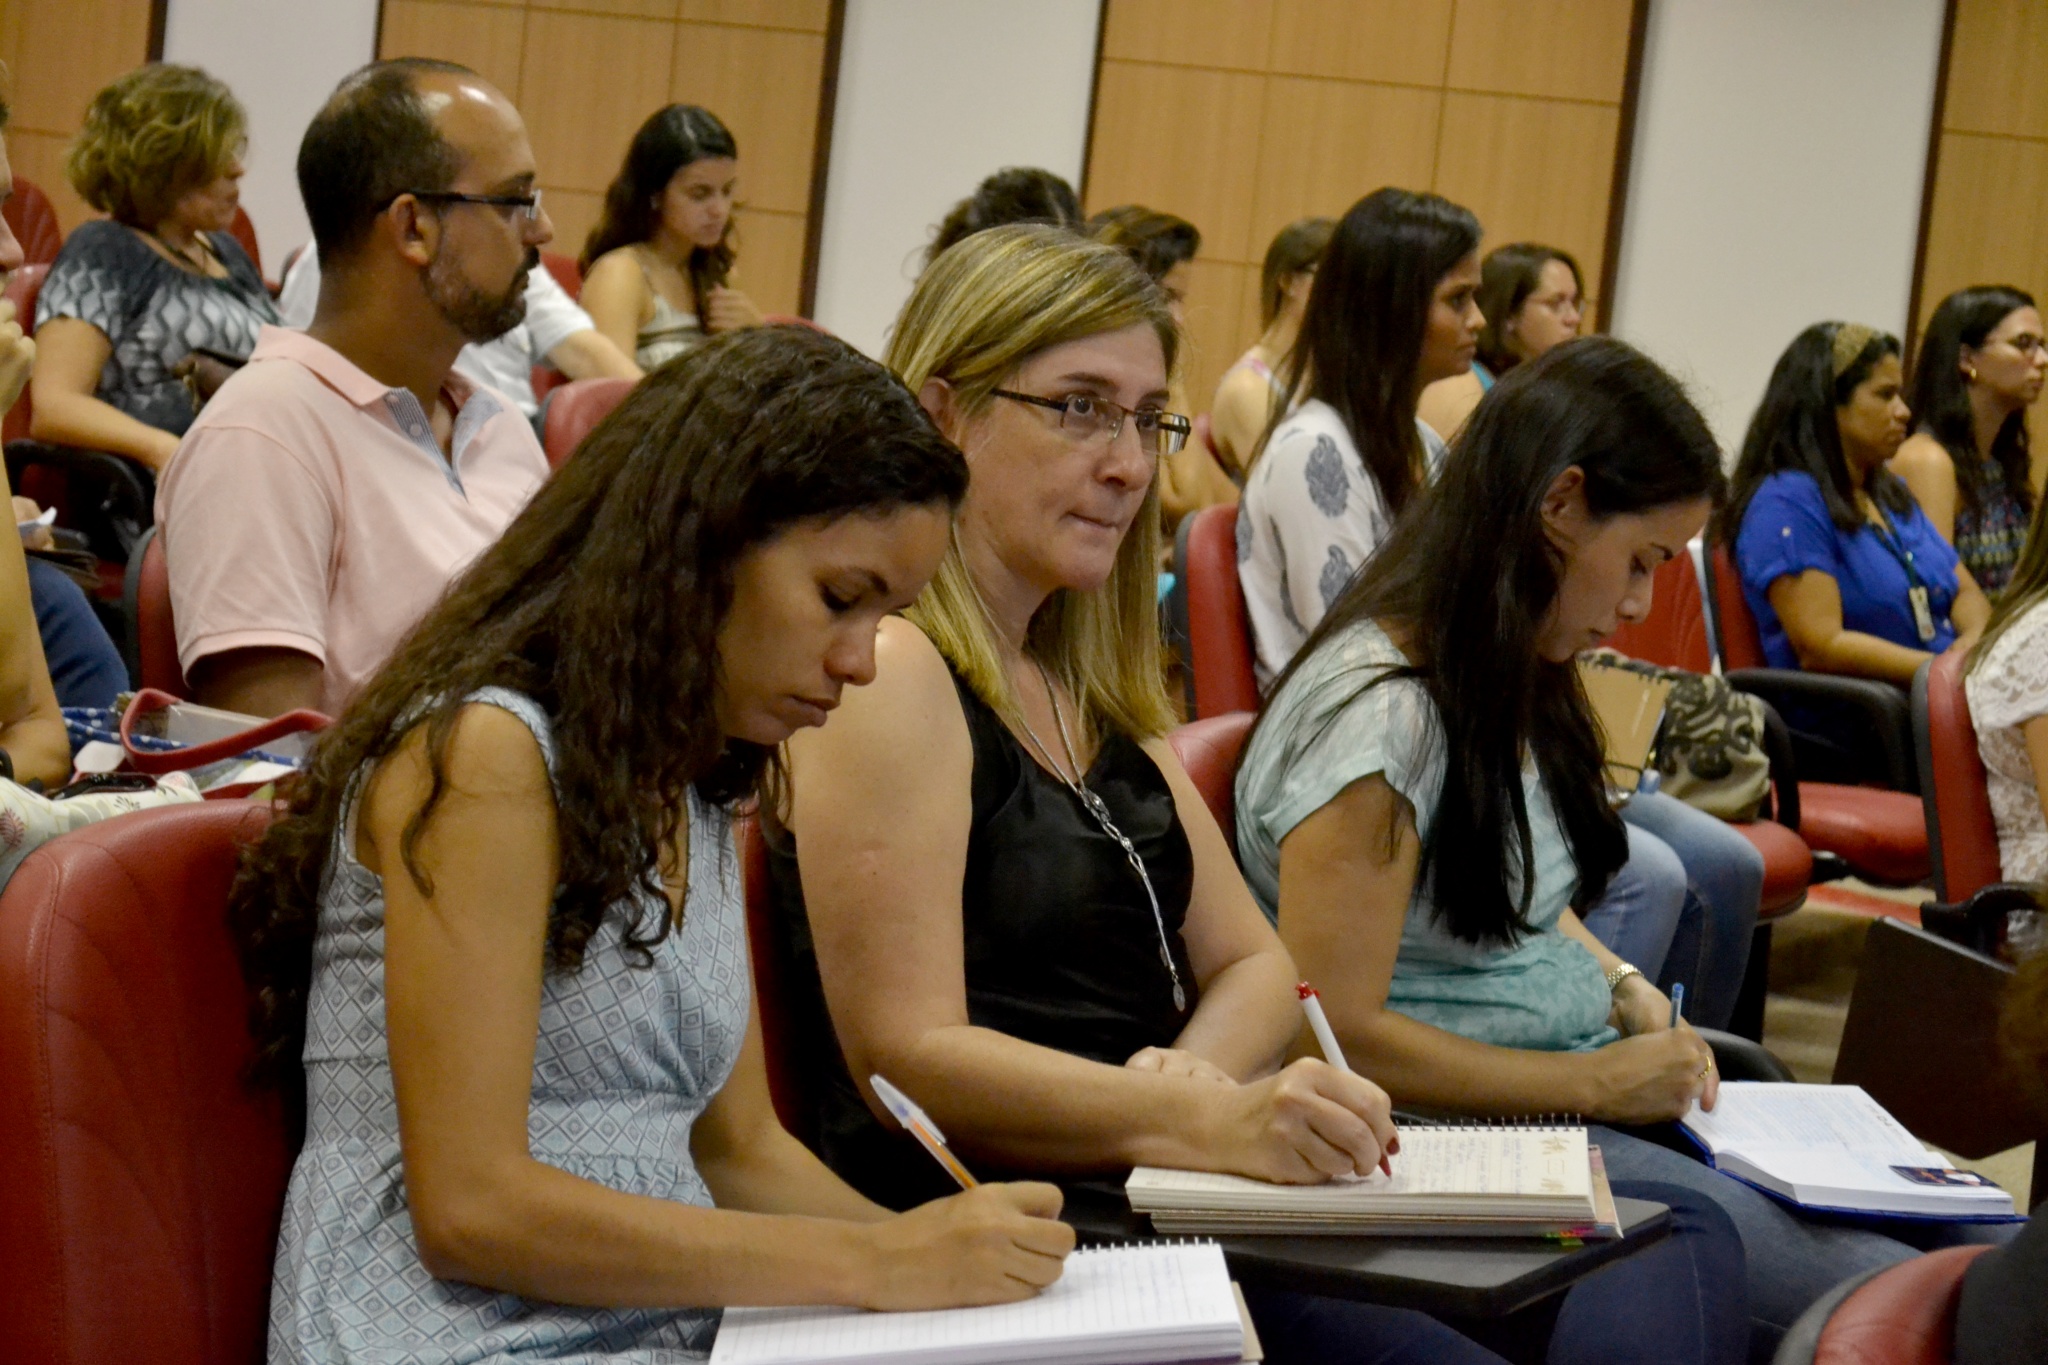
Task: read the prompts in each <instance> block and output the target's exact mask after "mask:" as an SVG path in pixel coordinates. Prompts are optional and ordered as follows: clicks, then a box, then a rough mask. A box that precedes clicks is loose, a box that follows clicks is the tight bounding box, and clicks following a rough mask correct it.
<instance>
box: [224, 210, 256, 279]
mask: <svg viewBox="0 0 2048 1365" xmlns="http://www.w3.org/2000/svg"><path fill="white" fill-rule="evenodd" d="M228 235H229V236H230V237H233V238H234V239H235V240H236V241H237V242H240V243H241V244H242V250H244V251H246V252H248V253H249V259H250V260H251V261H252V262H254V263H255V266H256V273H257V275H258V276H261V275H262V274H263V251H262V249H261V248H260V247H258V246H257V245H256V224H254V223H252V222H250V221H249V210H247V209H245V208H243V207H242V206H241V205H240V204H237V205H235V221H234V222H232V223H230V224H228Z"/></svg>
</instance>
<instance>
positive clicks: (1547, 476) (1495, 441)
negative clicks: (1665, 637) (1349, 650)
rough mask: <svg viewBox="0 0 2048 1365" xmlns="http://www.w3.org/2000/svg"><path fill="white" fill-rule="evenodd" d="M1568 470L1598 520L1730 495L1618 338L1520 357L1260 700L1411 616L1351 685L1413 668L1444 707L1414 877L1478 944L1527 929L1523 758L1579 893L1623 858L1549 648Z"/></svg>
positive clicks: (1440, 912) (1591, 740)
mask: <svg viewBox="0 0 2048 1365" xmlns="http://www.w3.org/2000/svg"><path fill="white" fill-rule="evenodd" d="M1574 466H1576V467H1577V468H1578V469H1580V470H1581V471H1582V472H1583V473H1584V475H1585V497H1586V505H1587V508H1588V509H1589V510H1590V511H1591V512H1592V514H1593V515H1594V516H1595V517H1600V518H1605V517H1611V516H1615V515H1618V514H1622V513H1642V512H1649V511H1653V510H1655V509H1658V508H1663V507H1669V506H1671V505H1673V504H1676V503H1683V502H1690V501H1693V500H1695V499H1699V498H1712V497H1715V496H1717V495H1718V494H1719V493H1720V491H1721V483H1722V481H1721V453H1720V450H1719V448H1718V447H1717V446H1716V445H1715V444H1714V438H1713V434H1712V433H1711V432H1709V431H1708V430H1707V424H1706V421H1705V419H1703V418H1702V417H1701V416H1700V414H1699V411H1698V409H1696V408H1694V407H1693V405H1692V403H1691V401H1690V400H1688V399H1687V398H1686V396H1685V391H1684V390H1683V389H1682V388H1680V387H1679V384H1678V381H1677V380H1675V379H1673V378H1672V377H1671V376H1670V375H1668V374H1666V373H1665V372H1664V371H1663V370H1662V369H1660V368H1658V367H1657V365H1656V364H1655V363H1654V362H1652V361H1651V360H1649V359H1648V358H1646V357H1645V356H1643V355H1642V354H1641V353H1640V352H1638V351H1636V350H1635V349H1633V348H1632V347H1630V346H1628V345H1626V344H1624V343H1622V342H1619V341H1614V340H1612V339H1609V338H1606V337H1588V338H1585V339H1583V340H1579V341H1570V342H1567V343H1565V344H1564V345H1562V346H1559V347H1557V348H1556V349H1555V350H1552V351H1550V352H1549V353H1548V354H1546V355H1544V356H1542V357H1540V358H1539V359H1536V360H1533V361H1530V362H1528V363H1527V364H1523V365H1517V366H1516V367H1515V368H1514V370H1513V371H1512V372H1510V373H1509V374H1508V375H1507V376H1506V377H1505V378H1503V379H1502V380H1501V381H1500V382H1499V383H1498V384H1496V385H1494V387H1493V389H1492V390H1491V391H1490V392H1489V393H1488V394H1487V395H1486V397H1485V398H1484V399H1482V400H1481V401H1480V404H1479V407H1478V408H1477V409H1476V410H1475V411H1474V412H1473V414H1472V418H1471V421H1470V422H1469V423H1467V425H1466V427H1465V432H1464V435H1463V436H1462V437H1460V438H1459V442H1458V444H1457V446H1456V447H1455V448H1454V449H1453V450H1452V452H1451V454H1450V457H1449V459H1448V460H1446V461H1445V464H1444V469H1443V473H1442V474H1441V475H1440V476H1439V477H1438V478H1437V480H1436V482H1435V483H1433V484H1431V485H1430V486H1429V487H1428V488H1426V489H1425V490H1424V491H1423V492H1422V493H1421V494H1420V495H1419V496H1418V498H1417V499H1416V501H1415V502H1414V504H1413V505H1412V506H1411V507H1410V508H1409V510H1408V512H1407V513H1406V514H1405V515H1403V516H1402V517H1401V518H1400V520H1398V521H1397V522H1396V523H1395V525H1394V529H1393V531H1392V533H1391V534H1389V535H1388V537H1387V539H1386V540H1385V541H1384V542H1382V543H1381V545H1380V548H1379V550H1378V552H1377V553H1375V554H1374V555H1373V557H1372V558H1371V559H1368V560H1367V561H1366V563H1365V567H1364V568H1363V569H1361V570H1360V571H1359V574H1358V576H1357V577H1356V578H1354V579H1353V580H1352V581H1351V584H1350V586H1349V587H1347V588H1346V589H1345V590H1344V593H1343V595H1342V596H1340V597H1339V598H1338V599H1337V602H1336V604H1335V605H1334V606H1332V607H1331V608H1330V610H1329V612H1328V614H1326V615H1325V616H1324V617H1323V619H1322V621H1321V622H1320V623H1318V625H1317V626H1316V628H1315V630H1314V631H1313V632H1312V633H1311V634H1310V635H1309V638H1308V641H1307V643H1306V644H1304V645H1303V646H1302V648H1301V652H1300V653H1298V654H1296V655H1295V657H1294V660H1293V662H1292V663H1290V664H1289V665H1288V666H1287V670H1286V672H1284V673H1282V674H1281V675H1280V681H1279V682H1278V684H1276V685H1275V686H1274V688H1273V690H1272V691H1271V692H1270V693H1269V694H1268V696H1267V708H1268V709H1270V707H1271V706H1272V703H1273V701H1274V699H1276V698H1278V697H1279V696H1280V694H1282V693H1283V692H1285V691H1286V690H1287V687H1288V684H1289V682H1290V681H1291V680H1292V679H1293V677H1294V675H1295V673H1296V672H1297V671H1298V670H1300V669H1301V667H1302V666H1303V665H1304V664H1305V663H1307V662H1308V660H1310V659H1311V658H1313V657H1315V655H1316V654H1317V653H1319V652H1320V651H1322V650H1324V649H1330V648H1337V647H1339V646H1340V645H1341V639H1340V637H1341V636H1342V635H1343V634H1344V633H1345V632H1346V631H1348V630H1349V629H1350V628H1351V627H1353V626H1355V625H1357V624H1359V623H1360V622H1363V621H1385V622H1388V623H1391V624H1394V625H1397V626H1398V627H1400V628H1402V629H1404V630H1405V631H1406V633H1407V635H1408V639H1409V642H1410V643H1409V648H1410V652H1411V656H1412V662H1411V663H1409V664H1407V665H1405V666H1401V667H1395V668H1391V669H1374V670H1372V671H1371V672H1370V674H1369V675H1368V674H1367V673H1365V672H1363V671H1361V674H1360V677H1359V680H1358V686H1357V690H1356V692H1355V693H1354V694H1353V695H1354V697H1355V696H1356V695H1358V694H1361V693H1363V692H1365V691H1367V690H1368V689H1370V688H1373V687H1376V686H1379V685H1380V684H1382V683H1384V682H1388V681H1390V680H1394V679H1402V678H1407V679H1413V680H1414V681H1415V682H1417V683H1419V684H1420V685H1421V687H1422V689H1423V691H1424V692H1426V693H1427V694H1428V696H1429V699H1430V701H1431V702H1432V703H1433V704H1434V705H1435V708H1436V724H1437V726H1438V733H1437V736H1436V738H1438V739H1440V740H1441V743H1442V745H1443V750H1444V765H1443V772H1444V781H1443V789H1442V791H1441V793H1440V794H1439V796H1438V798H1437V807H1436V811H1435V813H1434V816H1433V818H1432V819H1431V820H1430V822H1429V823H1430V830H1429V837H1428V838H1427V839H1426V840H1425V841H1424V843H1423V847H1422V862H1421V865H1420V867H1419V868H1418V870H1417V874H1416V876H1417V883H1416V884H1417V885H1418V886H1427V887H1428V888H1429V896H1430V901H1431V903H1432V905H1433V906H1434V909H1435V914H1436V916H1437V918H1438V920H1439V922H1441V923H1442V924H1443V926H1444V927H1445V928H1446V929H1447V930H1448V931H1449V932H1450V933H1452V934H1453V935H1455V936H1456V937H1458V938H1459V939H1462V940H1464V941H1466V942H1468V943H1477V944H1491V943H1505V944H1512V943H1514V942H1515V941H1516V940H1517V939H1519V938H1520V937H1521V936H1522V935H1523V934H1525V933H1527V932H1529V929H1530V925H1529V920H1528V914H1529V907H1530V904H1531V899H1532V897H1533V896H1534V894H1535V879H1534V877H1533V875H1530V869H1531V868H1532V867H1533V866H1534V856H1533V855H1534V849H1533V844H1532V840H1531V834H1530V825H1529V810H1528V803H1527V801H1526V800H1525V798H1524V796H1523V792H1522V771H1523V766H1524V763H1525V761H1526V760H1528V759H1529V758H1533V759H1534V760H1535V763H1536V768H1537V772H1538V774H1539V775H1540V776H1541V778H1542V781H1543V785H1544V790H1545V791H1546V792H1547V793H1548V795H1549V797H1550V801H1551V804H1552V805H1553V806H1554V807H1555V808H1556V811H1557V815H1558V818H1559V821H1560V823H1561V824H1562V826H1563V828H1564V832H1565V838H1566V840H1567V842H1568V843H1569V844H1570V846H1571V852H1572V861H1573V863H1574V865H1575V866H1576V867H1577V869H1578V874H1579V882H1578V888H1577V890H1576V891H1575V893H1574V894H1573V897H1572V904H1573V906H1575V907H1578V908H1583V907H1585V906H1587V905H1590V904H1591V903H1593V902H1594V901H1595V900H1597V899H1598V898H1599V897H1600V895H1601V893H1602V892H1603V891H1605V890H1606V888H1607V883H1608V880H1609V879H1610V878H1611V877H1612V876H1613V875H1614V872H1615V870H1616V869H1617V868H1619V867H1620V866H1621V865H1622V863H1623V862H1625V861H1627V858H1628V839H1627V836H1626V834H1625V833H1624V831H1623V829H1622V824H1621V819H1620V817H1619V816H1617V815H1616V814H1615V812H1614V809H1613V807H1612V806H1611V805H1610V804H1609V803H1608V800H1607V788H1606V781H1605V777H1604V769H1603V757H1602V749H1601V744H1600V738H1599V735H1598V732H1597V731H1596V729H1595V728H1594V723H1593V718H1592V714H1591V712H1590V711H1589V709H1588V707H1587V703H1586V697H1585V693H1584V691H1583V690H1582V688H1581V687H1580V685H1579V676H1578V670H1577V668H1576V667H1575V666H1574V665H1573V664H1572V663H1571V662H1565V663H1552V662H1550V661H1549V660H1547V659H1545V658H1544V657H1543V656H1542V654H1541V653H1540V652H1539V649H1538V642H1539V638H1540V636H1541V632H1542V629H1543V623H1544V620H1545V618H1546V616H1547V614H1548V613H1549V611H1550V610H1551V607H1552V605H1553V604H1554V603H1555V602H1556V600H1557V594H1558V586H1559V582H1560V576H1561V574H1562V572H1563V569H1564V559H1563V556H1562V554H1561V552H1560V551H1559V550H1558V548H1557V547H1556V545H1555V544H1554V543H1553V542H1552V541H1551V539H1550V536H1549V534H1548V532H1547V531H1546V530H1545V528H1544V524H1543V510H1542V509H1543V498H1544V494H1545V493H1547V492H1548V491H1549V489H1550V487H1551V485H1552V484H1553V483H1554V482H1556V480H1557V478H1558V476H1559V475H1561V474H1563V473H1564V472H1565V471H1566V470H1567V469H1570V468H1572V467H1574ZM1260 723H1261V724H1263V723H1264V717H1263V715H1262V717H1261V721H1260Z"/></svg>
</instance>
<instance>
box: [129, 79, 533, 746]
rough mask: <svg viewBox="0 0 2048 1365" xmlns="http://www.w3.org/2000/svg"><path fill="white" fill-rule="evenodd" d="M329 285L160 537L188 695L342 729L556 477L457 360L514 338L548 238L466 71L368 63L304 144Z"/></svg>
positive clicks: (195, 465) (498, 124) (274, 343)
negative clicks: (443, 600)
mask: <svg viewBox="0 0 2048 1365" xmlns="http://www.w3.org/2000/svg"><path fill="white" fill-rule="evenodd" d="M298 169H299V192H300V194H301V195H302V196H303V197H304V199H305V202H306V216H307V217H308V218H309V219H310V220H311V222H312V226H313V238H314V241H315V243H316V244H317V245H318V247H319V251H320V259H321V262H322V265H323V266H324V267H325V273H324V278H323V280H322V284H321V290H320V304H319V309H318V311H317V312H316V314H315V315H314V318H313V325H312V327H311V328H309V329H308V330H307V331H305V332H303V333H302V332H294V331H289V330H287V329H284V328H281V327H266V328H265V329H264V330H263V333H262V335H261V337H260V338H259V339H258V341H257V344H256V350H255V353H254V354H253V355H252V356H251V357H250V359H249V363H248V364H247V365H245V366H244V367H243V368H242V369H241V370H240V371H238V372H237V373H236V374H235V375H234V376H233V377H232V378H230V379H229V380H228V381H227V383H226V384H224V385H222V386H221V389H220V391H219V392H218V393H217V394H215V395H214V397H213V399H212V400H211V401H210V402H209V403H207V405H206V408H205V410H204V411H203V412H202V413H201V414H200V416H199V419H198V420H197V421H195V422H194V423H193V424H192V427H191V429H190V430H189V431H188V432H187V433H186V435H185V438H184V440H183V441H182V442H181V443H180V445H179V446H178V451H177V454H176V455H175V456H174V457H173V458H172V460H171V464H170V466H169V468H168V469H167V470H166V471H165V473H164V477H163V480H162V483H161V485H160V487H159V489H158V493H157V524H158V527H159V531H158V534H159V535H160V536H161V537H162V538H163V545H164V558H165V563H166V565H167V566H168V568H169V570H170V581H171V606H172V610H173V611H174V613H175V614H176V618H177V629H178V661H179V663H180V664H181V665H183V667H184V669H185V674H186V677H187V678H188V680H189V681H190V682H191V684H192V687H193V689H194V692H195V694H196V695H197V696H198V698H199V700H200V701H202V702H205V703H207V704H209V705H214V706H222V707H226V708H228V709H230V710H235V711H243V712H247V713H250V714H253V715H264V716H268V715H276V714H278V713H280V712H283V711H288V710H291V709H293V708H294V707H300V706H310V707H313V708H314V709H316V710H320V711H325V712H327V713H328V714H329V715H339V714H340V712H341V711H342V709H343V708H344V707H345V706H346V705H347V704H348V701H349V699H350V698H351V697H352V696H354V695H355V693H356V692H357V691H358V690H359V689H360V688H361V687H362V686H363V684H364V683H365V682H367V681H368V680H369V679H370V677H371V675H373V674H374V673H375V672H376V671H377V669H378V668H379V667H380V666H381V665H382V664H383V662H384V661H385V659H387V658H389V657H390V655H391V652H392V650H393V649H394V648H395V647H396V646H397V644H398V642H399V640H400V639H401V638H402V637H403V636H404V635H405V633H406V632H407V631H408V630H410V629H411V628H412V626H413V624H414V623H415V622H416V621H418V620H419V619H420V617H421V616H422V615H424V614H425V613H426V610H427V608H428V607H430V606H431V605H433V602H434V600H435V599H436V598H437V597H439V596H440V594H441V592H442V591H443V590H444V589H445V588H446V587H447V586H448V584H449V583H450V582H452V581H453V580H454V578H455V577H456V575H457V574H459V573H460V572H461V571H462V569H463V568H464V567H465V566H467V565H468V564H469V562H470V561H471V560H472V559H474V558H475V557H476V555H477V554H478V553H479V552H481V551H482V550H483V549H484V548H485V547H486V546H488V545H489V544H490V543H491V542H492V541H494V540H496V539H497V538H498V536H499V535H500V534H502V533H503V532H504V530H505V528H506V527H507V526H508V525H509V524H511V521H512V519H513V518H514V517H515V516H517V515H518V513H519V511H520V509H521V508H523V507H524V506H525V505H526V502H527V499H528V498H530V497H532V496H533V493H534V490H535V489H537V488H539V487H540V485H541V482H542V481H543V480H544V479H545V478H546V477H547V473H548V468H547V460H546V458H545V457H544V456H543V455H542V454H541V449H540V444H539V442H537V441H536V440H535V439H534V435H533V428H532V426H531V425H529V424H528V422H527V420H526V419H525V417H524V416H522V415H521V413H520V412H519V410H518V408H516V407H515V406H513V404H512V403H511V402H510V400H508V399H505V398H503V397H501V396H499V395H497V394H495V393H493V392H492V391H491V390H489V389H484V388H479V387H478V386H476V385H474V384H472V383H470V382H469V381H468V380H466V379H464V378H463V377H462V376H460V375H459V374H457V373H455V371H454V369H453V366H454V362H455V356H456V353H457V352H458V351H460V350H461V349H462V347H463V346H464V345H465V344H467V343H469V342H472V341H485V340H489V339H490V338H492V337H495V336H498V335H501V334H502V333H504V332H505V331H507V330H509V329H510V328H511V327H513V326H515V325H517V324H518V322H519V321H520V319H521V318H522V317H523V316H524V315H525V312H526V298H525V288H526V272H527V270H528V268H529V267H530V266H532V265H533V264H534V263H535V262H536V261H538V259H539V250H538V249H539V247H540V246H541V244H543V243H545V242H547V241H548V240H549V239H550V238H551V237H552V236H553V235H554V234H553V228H552V227H551V225H550V224H549V222H548V219H547V215H546V214H545V213H543V212H542V211H541V207H540V194H539V192H538V191H537V190H535V189H534V164H533V150H532V148H531V147H530V146H528V144H527V138H526V127H525V125H524V123H522V122H521V120H520V117H519V113H518V111H517V110H515V109H514V108H513V107H512V105H511V104H510V102H508V101H507V100H506V99H505V97H504V96H503V95H502V94H500V93H499V92H498V91H497V90H495V89H493V88H492V87H491V85H490V84H489V83H488V82H486V81H485V80H483V79H482V78H481V77H479V76H478V75H476V74H475V73H474V72H472V71H469V70H467V69H466V68H463V67H459V66H455V65H453V64H452V63H446V62H430V61H424V60H419V59H406V60H401V61H392V62H377V63H373V64H371V65H370V66H367V67H365V68H363V69H362V70H361V71H358V72H356V73H355V74H354V75H352V76H350V77H349V78H348V79H347V80H345V81H343V82H342V83H341V85H340V87H339V88H338V89H337V90H336V91H335V93H334V95H333V96H332V98H330V99H329V100H328V102H327V104H326V106H325V107H324V108H322V109H321V111H320V113H319V114H318V115H316V116H315V117H314V119H313V122H312V124H311V126H310V127H308V128H307V130H306V136H305V140H304V141H303V142H301V143H300V145H299V168H298Z"/></svg>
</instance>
